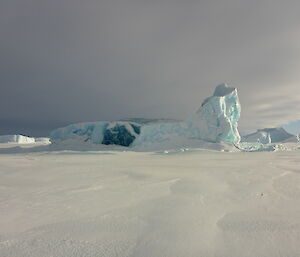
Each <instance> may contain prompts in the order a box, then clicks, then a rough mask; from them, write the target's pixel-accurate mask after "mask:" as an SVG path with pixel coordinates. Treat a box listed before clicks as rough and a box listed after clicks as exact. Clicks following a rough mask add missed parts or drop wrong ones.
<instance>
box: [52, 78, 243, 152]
mask: <svg viewBox="0 0 300 257" xmlns="http://www.w3.org/2000/svg"><path fill="white" fill-rule="evenodd" d="M240 112H241V106H240V102H239V98H238V94H237V90H236V88H232V87H229V86H227V85H226V84H221V85H219V86H217V88H216V89H215V91H214V94H213V96H211V97H209V98H207V99H206V100H205V101H204V102H203V103H202V105H201V106H200V108H199V109H198V111H197V112H196V113H195V114H194V115H192V116H191V117H190V118H188V119H187V120H185V121H182V122H155V123H152V122H147V123H146V124H145V123H139V122H131V121H116V122H108V121H100V122H88V123H86V122H85V123H77V124H71V125H69V126H66V127H63V128H58V129H56V130H54V131H52V132H51V134H50V140H51V142H52V143H60V142H64V141H66V140H77V141H81V142H83V143H84V142H89V143H93V144H105V145H121V146H134V147H139V146H145V145H149V144H160V143H165V142H167V141H172V140H175V141H178V140H179V141H180V142H184V141H192V140H204V141H208V142H227V143H238V142H239V141H240V135H239V132H238V129H237V127H238V120H239V118H240ZM135 121H138V120H135Z"/></svg>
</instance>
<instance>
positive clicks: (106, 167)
mask: <svg viewBox="0 0 300 257" xmlns="http://www.w3.org/2000/svg"><path fill="white" fill-rule="evenodd" d="M11 147H12V145H11V144H10V145H6V144H3V145H1V148H0V256H1V257H50V256H51V257H83V256H84V257H95V256H99V257H100V256H101V257H102V256H105V257H127V256H128V257H129V256H130V257H191V256H195V257H201V256H203V257H244V256H249V257H250V256H251V257H253V256H255V257H265V256H268V257H279V256H280V257H297V256H300V243H299V242H300V166H299V164H300V151H299V150H296V151H277V152H253V153H247V152H220V151H208V150H205V151H203V150H190V151H173V152H172V151H171V152H166V153H164V152H156V153H155V152H144V153H143V152H122V151H81V152H75V151H58V152H56V151H51V152H47V151H46V152H45V151H44V152H35V153H34V152H33V153H26V152H24V153H14V152H13V151H9V148H11Z"/></svg>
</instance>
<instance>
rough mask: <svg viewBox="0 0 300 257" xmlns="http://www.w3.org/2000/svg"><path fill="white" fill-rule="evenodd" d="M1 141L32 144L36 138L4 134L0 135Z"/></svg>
mask: <svg viewBox="0 0 300 257" xmlns="http://www.w3.org/2000/svg"><path fill="white" fill-rule="evenodd" d="M0 143H18V144H32V143H35V139H34V138H33V137H27V136H23V135H3V136H0Z"/></svg>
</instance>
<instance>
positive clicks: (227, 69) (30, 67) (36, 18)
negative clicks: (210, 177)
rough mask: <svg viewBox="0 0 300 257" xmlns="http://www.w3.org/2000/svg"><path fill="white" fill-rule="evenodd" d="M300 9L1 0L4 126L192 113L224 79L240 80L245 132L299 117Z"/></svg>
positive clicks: (37, 129)
mask: <svg viewBox="0 0 300 257" xmlns="http://www.w3.org/2000/svg"><path fill="white" fill-rule="evenodd" d="M299 9H300V2H299V1H281V0H272V1H271V0H268V1H267V0H265V1H264V0H260V1H258V0H254V1H240V0H239V1H237V0H236V1H234V0H230V1H227V0H223V1H221V0H220V1H216V0H210V1H208V0H207V1H189V0H186V1H179V0H161V1H137V0H135V1H130V0H122V1H121V0H119V1H115V0H110V1H108V0H107V1H103V0H100V1H96V0H85V1H80V0H59V1H58V0H44V1H40V0H0V87H1V94H0V133H2V134H3V133H20V130H24V132H23V133H27V134H36V135H43V134H47V133H48V131H49V129H52V128H54V127H56V126H60V125H64V124H67V123H70V122H78V121H92V120H107V119H110V120H112V119H119V118H124V117H147V118H155V117H157V118H160V117H168V118H177V119H183V118H185V117H186V116H188V115H189V114H190V113H192V112H193V111H194V110H196V109H197V108H198V106H199V105H200V104H201V101H202V100H203V99H204V98H205V97H207V96H208V95H210V94H211V93H212V91H213V90H214V87H215V86H216V85H217V84H218V83H220V82H227V83H229V84H232V85H233V86H235V87H237V88H238V89H239V95H240V100H241V104H242V118H241V122H240V129H241V131H247V132H248V131H249V130H253V129H256V128H261V127H271V126H277V125H280V124H283V123H287V122H288V121H290V120H295V119H299V118H300V112H299V110H298V109H299V108H298V106H299V103H300V95H299V93H298V92H299V81H300V74H299V72H298V67H299V64H300V34H299V28H300V15H299ZM48 128H49V129H48Z"/></svg>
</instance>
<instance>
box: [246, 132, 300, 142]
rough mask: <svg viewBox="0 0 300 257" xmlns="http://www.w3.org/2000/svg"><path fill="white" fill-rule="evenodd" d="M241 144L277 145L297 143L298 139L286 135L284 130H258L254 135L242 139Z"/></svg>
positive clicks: (288, 134)
mask: <svg viewBox="0 0 300 257" xmlns="http://www.w3.org/2000/svg"><path fill="white" fill-rule="evenodd" d="M242 142H248V143H256V142H259V143H262V144H269V143H279V142H299V138H298V137H297V136H294V135H292V134H290V133H288V132H287V131H286V130H285V129H284V128H265V129H259V130H257V131H256V132H255V133H252V134H249V135H246V136H243V137H242Z"/></svg>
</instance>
